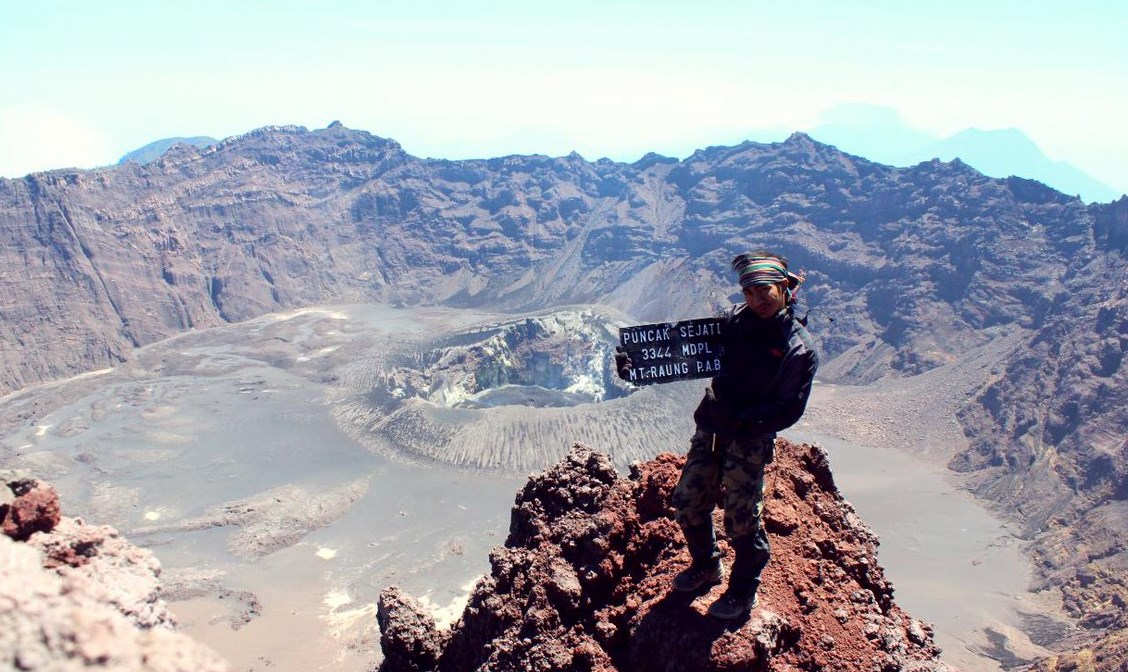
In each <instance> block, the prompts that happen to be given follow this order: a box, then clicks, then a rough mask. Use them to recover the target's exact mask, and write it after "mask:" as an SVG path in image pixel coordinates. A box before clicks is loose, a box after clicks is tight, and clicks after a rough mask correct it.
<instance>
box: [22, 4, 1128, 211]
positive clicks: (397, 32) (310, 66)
mask: <svg viewBox="0 0 1128 672" xmlns="http://www.w3.org/2000/svg"><path fill="white" fill-rule="evenodd" d="M784 5H786V7H784ZM1126 34H1128V2H1124V0H1070V1H1069V2H1057V1H1047V2H1028V1H1026V0H1024V1H1022V2H1017V1H1016V2H1009V1H1006V2H1002V1H1000V2H992V1H991V0H976V1H967V2H965V1H963V0H947V1H946V2H925V1H923V0H921V1H919V2H906V1H905V0H899V1H897V2H892V1H890V2H860V1H859V2H841V1H839V2H830V1H825V2H823V1H809V2H804V1H802V0H792V1H791V2H787V3H784V2H774V3H767V2H756V1H755V0H742V1H740V2H720V1H709V0H694V1H692V2H691V1H690V0H679V1H677V2H665V1H662V0H646V1H637V2H636V1H633V0H632V1H627V2H616V1H615V0H600V1H599V2H589V1H587V0H569V1H568V2H537V1H536V0H524V1H522V2H495V1H480V2H469V1H466V2H453V1H448V2H428V1H427V0H414V1H413V2H407V1H406V0H399V1H397V2H381V1H380V0H367V1H357V2H346V1H338V2H334V1H333V0H320V1H318V2H312V1H310V2H286V1H283V0H271V1H270V2H257V1H245V0H239V1H225V2H217V1H211V0H194V1H192V2H175V3H174V2H152V1H146V2H141V1H137V2H124V1H114V0H99V1H97V2H93V1H91V2H82V1H79V0H74V1H59V0H37V1H35V2H29V1H27V0H0V58H2V60H3V69H2V71H0V176H7V177H16V176H22V175H24V174H26V173H28V172H31V171H35V170H45V169H50V168H59V167H71V166H78V167H92V166H96V165H104V164H109V163H114V162H116V161H117V159H118V158H119V157H120V156H121V155H122V154H124V153H125V152H127V151H130V150H132V149H136V148H138V147H140V146H142V145H145V144H147V143H149V142H151V141H153V140H157V139H160V138H165V137H171V136H193V135H208V136H212V137H215V138H223V137H227V136H230V135H235V134H239V133H243V132H246V131H249V130H252V129H254V128H258V127H261V126H265V125H272V124H299V125H302V126H306V127H308V128H323V127H325V126H327V125H328V124H329V123H330V122H331V121H333V120H340V121H341V122H342V123H344V124H345V125H346V126H348V127H350V128H358V129H363V130H366V131H369V132H371V133H373V134H376V135H379V136H383V137H388V138H393V139H395V140H397V141H399V142H400V144H402V145H403V147H404V149H405V150H407V151H408V152H410V153H412V154H415V155H417V156H434V157H444V158H470V157H488V156H500V155H504V154H513V153H519V154H533V153H541V154H549V155H561V154H567V153H568V152H570V151H573V150H575V151H578V152H579V153H580V154H582V155H583V156H584V157H585V158H588V159H597V158H600V157H603V156H607V157H610V158H612V159H616V160H625V161H633V160H635V159H637V158H639V157H640V156H641V155H642V154H644V153H645V152H647V151H657V152H660V153H663V154H667V155H671V156H677V157H684V156H687V155H688V154H690V153H691V152H692V151H693V150H694V149H697V148H700V147H705V146H709V145H729V144H736V143H739V142H741V141H742V140H745V139H752V140H761V141H764V140H778V139H781V138H783V137H786V135H788V134H789V133H790V132H791V131H794V130H805V129H809V128H812V127H814V126H815V125H817V123H818V119H819V115H820V114H821V113H822V112H824V111H825V110H827V109H829V108H831V107H832V106H834V105H836V104H839V103H846V102H865V103H872V104H876V105H884V106H889V107H892V108H894V109H896V110H897V111H898V112H899V113H900V115H901V116H902V118H903V119H904V120H905V121H906V122H907V123H909V124H911V125H913V126H916V127H919V128H921V129H924V130H927V131H930V132H932V133H935V134H937V135H944V134H947V133H951V132H954V131H957V130H960V129H963V128H966V127H976V128H981V129H997V128H1008V127H1014V128H1018V129H1020V130H1022V131H1023V132H1025V133H1026V134H1027V135H1028V136H1029V137H1030V138H1031V139H1033V140H1034V142H1036V143H1037V144H1038V145H1039V147H1040V148H1041V149H1042V150H1043V151H1044V152H1045V153H1046V154H1047V155H1049V156H1050V157H1051V158H1053V159H1057V160H1065V161H1069V162H1071V163H1073V164H1074V165H1076V166H1077V167H1079V168H1081V169H1082V170H1084V171H1086V172H1088V173H1090V174H1091V175H1093V176H1094V177H1096V178H1097V179H1099V180H1101V181H1103V182H1105V183H1106V184H1108V185H1109V186H1112V187H1114V188H1115V189H1117V190H1118V191H1128V130H1126V127H1125V119H1128V46H1126V40H1125V35H1126Z"/></svg>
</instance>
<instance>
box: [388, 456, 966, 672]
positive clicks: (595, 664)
mask: <svg viewBox="0 0 1128 672" xmlns="http://www.w3.org/2000/svg"><path fill="white" fill-rule="evenodd" d="M778 448H779V449H778V456H777V458H776V461H775V462H774V463H773V464H772V465H771V467H770V468H769V471H768V475H767V479H766V484H767V485H766V500H767V508H766V512H765V523H766V525H767V529H768V530H769V533H770V536H771V541H772V545H773V558H772V563H771V564H770V565H769V566H768V569H767V570H766V572H765V576H764V584H763V587H762V589H761V594H760V606H759V607H757V608H756V610H754V611H753V613H752V615H751V617H750V618H749V619H748V620H747V621H745V622H743V623H735V624H728V623H722V622H720V621H717V620H715V619H712V618H710V617H709V616H707V615H706V614H705V609H706V607H707V606H708V604H709V601H710V600H711V599H712V598H714V597H715V596H716V595H717V594H719V591H720V588H719V587H718V588H714V589H713V591H712V592H711V595H709V596H700V597H698V598H697V599H693V597H692V596H691V597H684V596H681V595H679V594H675V593H672V592H671V591H670V589H669V585H670V581H671V579H672V577H673V575H674V574H675V573H676V572H677V571H679V570H680V569H681V568H682V567H684V566H685V565H686V564H687V562H688V555H687V553H686V551H685V550H684V544H683V543H682V539H681V534H680V532H679V531H678V528H677V525H676V523H675V522H674V521H673V519H672V517H671V511H670V509H669V508H668V506H667V503H666V502H667V501H668V497H669V494H670V491H671V490H672V489H673V487H674V485H675V484H676V482H677V477H678V474H679V472H680V467H681V464H682V462H683V459H682V458H678V457H675V456H673V455H670V454H663V455H661V456H659V457H658V458H656V459H655V460H652V461H650V462H646V463H643V464H639V465H637V466H636V467H635V468H634V469H633V470H632V473H631V475H630V478H620V477H619V475H618V474H617V473H616V471H615V469H614V467H613V466H612V465H611V462H610V460H609V459H608V458H607V457H606V456H604V455H602V454H600V453H596V452H594V451H592V450H591V449H589V448H587V447H585V446H582V445H580V444H577V445H576V446H575V447H574V448H573V450H572V452H571V454H570V455H568V456H567V457H566V458H565V459H564V460H562V461H561V462H560V463H559V464H558V465H556V466H555V467H553V468H551V469H549V470H548V471H546V472H545V473H543V474H540V475H538V476H535V477H533V478H531V479H530V481H529V482H528V484H527V485H526V486H525V488H524V489H523V490H522V491H521V493H520V494H518V496H517V500H516V503H515V505H514V507H513V517H512V521H511V524H510V533H509V538H508V539H507V540H506V543H505V546H504V547H499V548H497V549H495V551H494V552H493V554H492V555H491V557H490V563H491V565H492V571H491V574H490V576H488V577H486V578H485V579H483V580H481V581H480V582H479V583H478V585H477V587H476V588H475V590H474V592H473V594H472V595H471V597H470V601H469V604H468V605H467V607H466V610H465V611H464V613H463V615H462V618H461V619H460V620H459V621H458V622H457V623H456V624H455V625H454V626H453V627H452V628H451V630H450V631H449V632H440V631H437V630H436V629H435V626H434V621H432V620H430V618H429V617H428V616H427V615H426V613H425V612H424V611H423V608H422V607H421V606H420V605H419V603H418V602H415V601H414V600H413V599H411V598H410V597H408V596H406V595H404V594H403V593H402V592H401V591H399V590H398V589H396V588H388V589H387V590H385V591H384V593H383V594H382V595H381V599H380V610H379V613H380V626H381V631H382V635H381V645H382V647H383V650H384V655H385V659H384V663H383V665H382V667H381V668H380V669H381V670H382V671H383V672H396V671H398V670H433V669H437V670H443V671H444V672H454V671H461V670H485V669H489V670H533V671H539V672H547V671H549V670H558V671H560V672H564V671H571V670H605V671H611V670H620V671H623V672H625V671H627V670H671V671H673V670H686V671H688V670H824V669H825V670H829V669H837V670H945V669H948V668H947V666H945V665H944V664H942V663H941V662H939V659H938V649H937V648H936V646H935V645H934V643H933V641H932V634H931V629H930V627H929V626H927V625H925V624H923V623H920V622H919V621H916V620H914V619H913V618H912V617H910V616H909V615H908V614H906V613H905V612H903V611H902V610H901V609H900V608H899V607H898V606H897V605H896V603H895V602H894V601H893V587H892V586H891V585H890V583H889V582H888V581H887V580H886V579H885V576H884V573H883V571H882V569H881V567H880V566H879V565H878V564H877V558H876V556H875V553H876V548H877V539H876V538H874V536H873V534H872V533H871V532H870V531H869V530H868V529H867V528H866V527H865V525H864V524H863V523H862V522H861V521H860V520H859V519H858V517H857V515H856V514H855V513H854V511H853V509H852V507H851V506H850V504H849V503H848V502H846V501H844V500H843V499H842V498H841V496H840V495H839V494H838V491H837V489H836V488H835V485H834V481H833V479H832V477H831V474H830V470H829V467H828V464H827V461H826V455H825V454H824V453H823V452H822V451H821V450H820V449H818V448H814V447H811V446H808V445H796V444H791V443H788V442H785V441H780V443H779V446H778ZM718 524H719V520H718ZM722 546H723V547H724V548H725V549H726V552H727V544H726V543H725V542H724V541H723V540H722ZM729 560H730V561H731V558H729Z"/></svg>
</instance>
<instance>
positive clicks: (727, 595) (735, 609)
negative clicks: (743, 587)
mask: <svg viewBox="0 0 1128 672" xmlns="http://www.w3.org/2000/svg"><path fill="white" fill-rule="evenodd" d="M758 601H759V600H758V599H757V598H756V593H755V592H753V593H752V594H751V595H749V594H748V593H746V592H744V591H740V590H733V589H731V588H729V589H728V590H726V591H725V592H724V593H723V594H721V596H720V597H718V598H717V601H716V602H714V603H713V604H710V605H709V615H710V616H712V617H713V618H720V619H722V620H726V621H731V620H733V619H737V618H744V617H746V616H748V614H749V613H751V611H752V609H753V608H755V606H756V603H757V602H758Z"/></svg>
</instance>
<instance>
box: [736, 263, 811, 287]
mask: <svg viewBox="0 0 1128 672" xmlns="http://www.w3.org/2000/svg"><path fill="white" fill-rule="evenodd" d="M741 256H742V257H744V258H743V259H741V258H739V257H738V258H737V259H736V260H735V262H736V263H733V270H735V271H736V273H737V275H738V276H740V286H741V287H744V288H748V287H751V286H753V285H778V284H779V283H781V282H786V283H787V286H788V288H789V289H793V288H795V287H797V286H798V285H799V283H800V282H802V281H803V279H802V278H800V277H799V276H797V275H794V274H793V273H789V272H788V270H787V269H786V268H784V266H783V264H782V263H780V261H779V260H778V259H773V258H771V257H747V256H744V255H741Z"/></svg>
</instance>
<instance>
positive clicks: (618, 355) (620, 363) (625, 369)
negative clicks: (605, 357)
mask: <svg viewBox="0 0 1128 672" xmlns="http://www.w3.org/2000/svg"><path fill="white" fill-rule="evenodd" d="M615 371H616V372H617V373H618V374H619V377H620V378H622V379H623V380H630V375H631V373H630V372H631V358H630V355H628V354H627V352H626V350H623V348H622V346H617V347H616V348H615Z"/></svg>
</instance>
